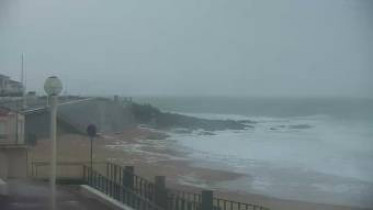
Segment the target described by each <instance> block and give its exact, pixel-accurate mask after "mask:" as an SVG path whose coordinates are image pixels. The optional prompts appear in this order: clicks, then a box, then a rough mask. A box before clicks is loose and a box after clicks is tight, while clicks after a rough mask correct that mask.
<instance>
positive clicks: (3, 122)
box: [0, 108, 27, 180]
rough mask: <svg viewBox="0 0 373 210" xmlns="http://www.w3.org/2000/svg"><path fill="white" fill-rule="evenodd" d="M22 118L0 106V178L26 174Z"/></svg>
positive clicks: (18, 176) (21, 176) (19, 176)
mask: <svg viewBox="0 0 373 210" xmlns="http://www.w3.org/2000/svg"><path fill="white" fill-rule="evenodd" d="M24 119H25V118H24V116H23V115H22V114H20V113H17V112H14V111H11V110H9V109H6V108H0V179H3V180H7V179H8V178H23V177H26V176H27V146H26V145H25V144H24V125H25V123H24V122H25V121H24Z"/></svg>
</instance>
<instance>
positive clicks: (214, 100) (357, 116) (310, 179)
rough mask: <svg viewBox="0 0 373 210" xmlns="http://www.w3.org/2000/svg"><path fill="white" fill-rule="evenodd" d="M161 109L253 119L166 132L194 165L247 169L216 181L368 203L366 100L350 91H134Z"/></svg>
mask: <svg viewBox="0 0 373 210" xmlns="http://www.w3.org/2000/svg"><path fill="white" fill-rule="evenodd" d="M135 101H137V102H143V103H150V104H152V105H154V106H156V107H159V108H160V109H161V110H163V111H170V112H178V113H182V114H186V115H191V116H196V117H201V118H209V119H237V120H253V121H255V122H256V123H255V124H253V125H254V127H253V128H249V129H247V130H243V131H232V130H226V131H217V132H214V135H200V134H199V133H198V132H193V133H189V134H172V136H171V138H172V140H176V141H177V143H178V145H179V146H180V148H182V149H184V150H186V151H188V152H189V153H190V155H189V158H190V160H192V161H193V163H194V164H195V165H197V166H201V167H208V168H217V169H222V170H228V171H235V172H238V173H244V174H247V175H248V176H247V178H242V179H239V180H233V181H229V182H224V183H219V184H216V185H214V186H210V187H216V188H225V189H229V190H242V191H247V192H250V193H258V194H264V195H269V196H274V197H278V198H285V199H295V200H304V201H311V202H321V203H330V204H341V205H353V206H361V207H373V201H372V199H371V197H372V196H373V100H372V99H352V98H350V99H349V98H312V99H296V98H289V99H283V98H237V97H184V98H183V97H158V98H157V97H154V98H150V97H149V98H136V99H135Z"/></svg>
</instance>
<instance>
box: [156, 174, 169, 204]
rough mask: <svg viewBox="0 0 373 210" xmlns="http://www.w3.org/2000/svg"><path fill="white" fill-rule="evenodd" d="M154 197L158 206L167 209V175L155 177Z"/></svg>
mask: <svg viewBox="0 0 373 210" xmlns="http://www.w3.org/2000/svg"><path fill="white" fill-rule="evenodd" d="M154 199H155V203H156V204H157V205H158V206H160V207H162V208H164V209H167V189H166V177H165V176H156V177H155V189H154Z"/></svg>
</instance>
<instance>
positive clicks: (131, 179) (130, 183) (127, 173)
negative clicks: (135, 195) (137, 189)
mask: <svg viewBox="0 0 373 210" xmlns="http://www.w3.org/2000/svg"><path fill="white" fill-rule="evenodd" d="M134 173H135V167H133V166H126V167H124V170H123V185H124V186H125V187H126V188H128V189H131V190H133V189H134V184H135V175H134Z"/></svg>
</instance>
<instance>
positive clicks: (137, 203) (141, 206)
mask: <svg viewBox="0 0 373 210" xmlns="http://www.w3.org/2000/svg"><path fill="white" fill-rule="evenodd" d="M112 178H113V177H112ZM83 180H84V181H85V182H86V183H87V184H89V185H90V186H91V187H93V188H95V189H97V190H99V191H101V192H103V193H105V194H106V195H108V196H110V197H112V198H114V199H115V200H117V201H119V202H121V203H123V204H126V205H127V206H130V207H132V208H134V209H137V210H164V208H161V207H159V206H157V205H156V204H155V203H154V202H152V201H150V200H148V199H147V198H145V197H143V196H141V195H139V194H138V193H137V192H135V191H134V190H132V189H130V188H128V187H127V186H125V185H123V184H121V183H118V182H117V180H115V179H110V178H108V177H106V176H103V175H102V174H100V173H98V172H97V171H94V170H92V169H91V168H90V167H87V166H83Z"/></svg>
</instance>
